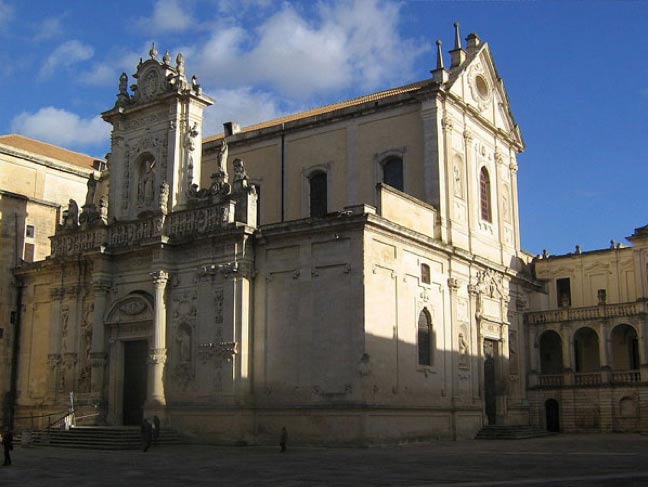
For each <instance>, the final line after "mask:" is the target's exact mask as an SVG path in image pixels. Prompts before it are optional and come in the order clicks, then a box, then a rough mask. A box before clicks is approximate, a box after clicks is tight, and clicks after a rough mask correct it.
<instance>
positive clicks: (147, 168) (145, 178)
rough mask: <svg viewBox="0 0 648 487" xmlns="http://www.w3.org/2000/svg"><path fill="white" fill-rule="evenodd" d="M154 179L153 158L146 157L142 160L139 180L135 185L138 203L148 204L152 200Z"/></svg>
mask: <svg viewBox="0 0 648 487" xmlns="http://www.w3.org/2000/svg"><path fill="white" fill-rule="evenodd" d="M154 181H155V160H154V159H146V160H144V161H142V167H141V170H140V180H139V184H138V186H137V201H138V203H140V205H145V204H149V203H151V202H152V201H153V182H154Z"/></svg>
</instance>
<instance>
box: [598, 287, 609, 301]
mask: <svg viewBox="0 0 648 487" xmlns="http://www.w3.org/2000/svg"><path fill="white" fill-rule="evenodd" d="M596 296H597V297H598V304H605V303H606V302H607V291H606V290H605V289H599V290H598V291H597V292H596Z"/></svg>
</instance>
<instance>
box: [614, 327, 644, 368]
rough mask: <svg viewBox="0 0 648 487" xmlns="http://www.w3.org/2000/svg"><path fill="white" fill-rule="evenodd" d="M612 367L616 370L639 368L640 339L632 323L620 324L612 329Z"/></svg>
mask: <svg viewBox="0 0 648 487" xmlns="http://www.w3.org/2000/svg"><path fill="white" fill-rule="evenodd" d="M610 341H611V344H612V347H611V348H612V367H613V368H614V369H616V370H637V369H639V341H638V339H637V332H636V331H635V329H634V328H633V327H632V326H630V325H625V324H623V325H618V326H615V327H614V329H613V330H612V335H611V337H610Z"/></svg>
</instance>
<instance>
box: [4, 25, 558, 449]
mask: <svg viewBox="0 0 648 487" xmlns="http://www.w3.org/2000/svg"><path fill="white" fill-rule="evenodd" d="M455 38H456V39H455V46H454V49H453V50H452V51H450V56H451V62H450V63H449V66H448V67H447V68H446V67H445V66H444V61H443V55H442V52H441V46H440V45H439V46H438V59H437V67H436V69H434V70H433V71H432V74H433V76H432V78H429V79H426V80H423V81H420V82H416V83H412V84H409V85H406V86H401V87H398V88H395V89H391V90H387V91H383V92H379V93H375V94H372V95H368V96H364V97H360V98H356V99H353V100H348V101H345V102H342V103H338V104H334V105H329V106H326V107H322V108H319V109H316V110H312V111H309V112H304V113H300V114H297V115H293V116H288V117H285V118H282V119H279V120H273V121H269V122H266V123H262V124H259V125H256V126H252V127H247V128H244V129H240V128H239V127H238V126H237V125H236V124H235V123H229V124H225V130H224V133H223V134H220V135H216V136H212V137H205V138H203V134H202V119H203V110H204V109H205V108H207V107H208V106H210V105H212V104H213V103H214V100H212V99H211V98H210V97H209V96H207V95H206V94H205V93H203V90H202V88H201V86H200V85H199V84H198V81H197V78H196V77H192V78H191V79H190V78H188V77H187V75H186V74H185V72H184V59H183V57H182V55H181V54H179V55H178V56H177V57H176V58H175V59H173V60H172V58H171V56H170V55H169V53H168V52H167V53H166V54H164V55H163V56H161V57H160V56H159V53H158V52H157V51H156V49H155V47H153V48H152V49H151V52H150V55H149V58H148V59H146V60H145V61H142V62H140V64H139V65H138V66H137V71H136V73H135V74H134V84H132V85H131V86H130V88H129V79H128V77H127V75H126V74H123V75H122V76H121V78H120V80H119V94H118V96H117V101H116V103H115V105H114V107H113V108H111V109H110V110H108V111H106V112H104V113H103V114H102V116H103V118H104V120H106V122H108V123H110V124H111V125H112V127H113V130H112V150H111V153H110V155H109V158H108V169H107V170H106V171H104V172H103V173H102V175H101V177H100V178H99V179H98V180H95V179H94V178H90V181H89V183H88V191H87V195H86V198H85V200H84V201H78V202H77V201H71V202H70V205H69V207H68V208H67V210H66V211H65V212H64V215H63V217H62V222H61V224H60V225H59V227H58V228H57V231H56V234H55V235H54V236H53V237H52V239H51V240H52V251H51V255H50V256H49V257H48V258H47V259H45V260H42V261H39V262H36V263H33V264H24V265H22V266H20V267H19V268H18V269H17V271H16V274H17V277H18V278H19V279H20V281H21V282H22V302H23V303H25V305H24V306H23V308H22V311H21V317H20V323H21V335H20V354H19V360H18V377H17V386H16V396H17V398H16V415H17V416H19V417H25V416H28V415H30V414H34V415H40V414H48V413H51V412H54V411H60V410H61V408H63V409H65V408H66V407H67V404H68V402H69V395H70V393H74V398H75V403H76V413H77V416H88V417H87V420H86V421H87V422H86V423H80V424H93V423H94V424H110V425H129V424H139V423H140V422H141V420H142V418H143V417H150V416H152V415H154V414H155V415H157V416H159V417H160V418H162V421H163V424H166V425H169V426H171V427H173V428H175V429H178V430H180V431H183V432H185V433H187V434H190V435H194V436H195V437H196V438H197V439H203V440H210V441H246V442H251V443H263V442H266V441H275V439H276V437H277V435H278V432H279V430H280V429H281V427H282V426H286V427H287V428H288V430H289V431H290V435H291V440H293V441H295V442H301V443H323V442H324V443H349V444H359V443H365V444H366V443H375V442H382V441H398V440H410V439H420V438H471V437H474V435H475V433H476V432H477V431H478V430H479V429H480V428H481V427H482V426H483V425H486V424H509V425H516V424H520V425H522V424H528V423H529V421H533V422H535V423H537V424H540V425H542V424H544V423H543V422H544V421H545V419H543V418H544V416H543V415H544V412H543V411H544V410H543V409H542V408H543V407H544V403H543V401H545V400H547V399H550V398H549V397H547V398H545V397H544V396H542V394H543V393H542V391H543V390H545V389H546V388H545V389H542V388H541V387H540V388H537V387H536V386H539V383H538V380H537V379H536V375H537V374H538V373H540V371H539V370H536V369H533V370H531V369H530V366H531V365H533V364H535V363H536V362H537V358H533V357H532V355H534V354H537V353H538V351H537V340H535V339H530V338H529V335H528V334H527V332H526V328H525V313H526V312H528V311H530V309H531V308H530V307H532V306H536V309H545V308H547V307H550V302H549V300H548V298H547V296H548V294H547V293H546V289H545V288H544V287H543V283H542V282H541V281H540V280H538V279H536V278H535V277H534V275H533V272H532V266H531V265H530V263H531V260H532V257H531V256H530V255H528V254H526V253H525V252H524V251H522V250H521V248H520V232H519V223H518V218H519V215H518V203H517V202H518V194H517V170H518V164H517V155H518V154H519V153H520V152H521V151H522V150H523V149H524V142H523V139H522V137H521V134H520V131H519V129H518V126H517V125H516V122H515V120H514V118H513V115H512V113H511V110H510V107H509V101H508V97H507V94H506V90H505V88H504V84H503V81H502V79H501V78H500V77H499V75H498V73H497V69H496V67H495V64H494V62H493V58H492V55H491V52H490V49H489V47H488V45H487V44H486V43H483V42H482V41H481V40H480V38H479V37H478V36H477V35H476V34H470V35H469V36H468V37H467V38H466V41H467V44H466V45H465V46H464V45H462V42H461V39H460V36H459V32H458V27H456V32H455ZM213 109H218V107H217V106H216V107H214V108H213ZM534 336H535V335H534ZM534 340H535V341H534ZM561 371H562V369H561ZM534 374H535V375H534ZM529 378H531V379H529ZM529 380H531V383H530V382H529ZM540 385H541V384H540ZM546 385H547V384H545V386H546ZM534 388H535V389H534ZM530 399H531V400H530ZM534 408H535V409H534Z"/></svg>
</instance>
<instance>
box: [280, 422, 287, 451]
mask: <svg viewBox="0 0 648 487" xmlns="http://www.w3.org/2000/svg"><path fill="white" fill-rule="evenodd" d="M287 443H288V430H286V427H285V426H282V427H281V435H280V436H279V446H280V447H281V452H282V453H283V452H285V451H286V444H287Z"/></svg>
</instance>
